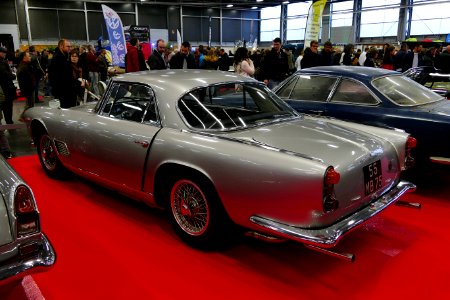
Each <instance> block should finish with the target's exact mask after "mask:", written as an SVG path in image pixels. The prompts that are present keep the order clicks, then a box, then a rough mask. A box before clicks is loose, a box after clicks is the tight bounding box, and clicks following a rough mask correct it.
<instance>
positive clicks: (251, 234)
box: [245, 231, 286, 243]
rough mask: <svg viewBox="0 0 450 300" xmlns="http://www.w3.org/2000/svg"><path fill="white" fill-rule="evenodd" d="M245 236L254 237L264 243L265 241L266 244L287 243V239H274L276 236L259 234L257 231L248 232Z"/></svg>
mask: <svg viewBox="0 0 450 300" xmlns="http://www.w3.org/2000/svg"><path fill="white" fill-rule="evenodd" d="M245 236H248V237H252V238H254V239H257V240H262V241H265V242H268V243H283V242H286V239H281V238H277V237H274V236H270V235H265V234H262V233H259V232H255V231H247V232H246V233H245Z"/></svg>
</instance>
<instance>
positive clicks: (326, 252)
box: [304, 244, 356, 263]
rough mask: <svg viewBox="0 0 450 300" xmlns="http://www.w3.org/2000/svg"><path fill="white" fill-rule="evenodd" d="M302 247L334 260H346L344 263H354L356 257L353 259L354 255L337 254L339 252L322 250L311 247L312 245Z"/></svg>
mask: <svg viewBox="0 0 450 300" xmlns="http://www.w3.org/2000/svg"><path fill="white" fill-rule="evenodd" d="M304 246H305V247H306V248H308V249H311V250H315V251H317V252H321V253H324V254H328V255H330V256H333V257H336V258H339V259H343V260H346V261H348V262H351V263H353V262H355V258H356V257H355V255H354V254H351V253H339V252H336V251H332V250H329V249H324V248H320V247H317V246H313V245H308V244H304Z"/></svg>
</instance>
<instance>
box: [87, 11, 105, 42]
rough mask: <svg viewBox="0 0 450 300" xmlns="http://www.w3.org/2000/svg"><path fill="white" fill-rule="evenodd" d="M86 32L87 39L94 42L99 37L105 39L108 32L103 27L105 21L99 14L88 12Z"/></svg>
mask: <svg viewBox="0 0 450 300" xmlns="http://www.w3.org/2000/svg"><path fill="white" fill-rule="evenodd" d="M87 16H88V31H89V39H90V40H96V39H97V38H98V37H99V36H103V37H107V36H108V31H107V29H106V25H105V19H104V18H103V13H101V12H88V14H87Z"/></svg>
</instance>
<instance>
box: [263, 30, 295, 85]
mask: <svg viewBox="0 0 450 300" xmlns="http://www.w3.org/2000/svg"><path fill="white" fill-rule="evenodd" d="M261 66H262V70H263V74H264V76H263V77H264V83H265V84H266V85H267V86H268V87H269V88H270V89H272V88H274V87H276V86H277V85H278V84H280V82H281V81H283V80H284V79H285V78H286V77H287V76H288V74H289V64H288V57H287V54H286V53H285V52H284V51H281V39H280V38H275V39H274V40H273V41H272V50H271V51H270V52H269V53H268V54H267V55H266V56H265V57H264V59H263V61H262V62H261Z"/></svg>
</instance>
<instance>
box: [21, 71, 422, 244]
mask: <svg viewBox="0 0 450 300" xmlns="http://www.w3.org/2000/svg"><path fill="white" fill-rule="evenodd" d="M26 118H27V120H28V124H29V127H30V132H31V135H32V138H33V140H34V141H35V144H36V146H37V151H38V155H39V158H40V161H41V164H42V166H43V168H44V169H45V171H46V172H47V174H48V175H49V176H52V177H59V176H62V175H64V172H65V171H67V170H70V171H72V172H74V173H76V174H79V175H81V176H83V177H86V178H88V179H90V180H93V181H95V182H97V183H99V184H101V185H104V186H106V187H108V188H111V189H113V190H116V191H118V192H120V193H123V194H125V195H127V196H129V197H131V198H133V199H136V200H140V201H144V202H145V203H147V204H148V205H150V206H156V207H161V208H164V209H167V211H169V212H170V213H169V215H170V219H171V221H172V223H173V226H174V229H175V231H176V233H177V234H178V235H179V236H180V237H181V238H182V239H183V240H184V241H185V242H187V243H188V244H190V245H192V246H195V247H199V248H208V247H211V246H216V245H217V244H218V243H221V242H223V240H224V239H225V237H226V236H228V234H229V233H230V231H231V228H234V227H237V228H244V229H245V230H246V231H248V232H251V233H252V234H253V235H255V236H259V237H267V239H272V238H275V239H287V240H295V241H298V242H302V243H304V244H306V245H310V246H313V247H318V249H323V248H331V247H333V246H335V245H336V244H337V242H338V241H339V240H340V239H341V237H342V236H343V235H344V234H345V233H347V232H348V231H350V230H351V229H353V228H355V227H356V226H358V225H360V224H361V223H363V222H364V221H366V220H368V219H370V218H371V217H372V216H374V215H375V214H377V213H378V212H380V211H381V210H383V209H384V208H386V207H387V206H389V205H390V204H392V203H394V202H395V201H396V200H397V199H398V198H399V197H400V196H401V195H402V194H403V193H405V192H406V191H408V190H413V189H415V186H414V185H413V184H411V183H408V182H404V181H401V180H400V173H401V171H402V170H404V169H406V168H408V167H409V166H410V165H411V163H412V161H413V158H412V157H411V155H410V154H411V149H412V148H413V147H414V146H415V143H414V138H412V137H410V136H409V135H408V134H406V133H405V132H403V131H394V130H386V129H381V128H376V127H370V126H365V125H360V124H356V123H349V122H344V121H338V120H327V119H324V118H314V117H309V116H305V115H302V114H299V113H297V112H296V111H295V110H293V109H292V108H291V107H289V106H288V105H287V104H285V103H284V102H283V101H282V100H281V99H279V98H278V97H277V96H276V95H275V94H273V92H271V91H270V90H269V89H268V88H266V87H265V86H264V85H263V84H262V83H260V82H257V81H255V80H253V79H251V78H245V77H240V76H238V75H235V74H232V73H227V72H218V71H205V70H164V71H149V72H137V73H129V74H126V75H122V76H117V77H114V78H113V79H112V80H111V81H110V82H109V84H108V87H107V89H106V91H105V93H104V95H103V97H102V98H101V100H100V101H98V102H97V103H94V104H86V105H82V106H79V107H75V108H71V109H61V108H59V107H56V108H51V107H35V108H32V109H29V110H27V111H26ZM232 225H238V226H232Z"/></svg>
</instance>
